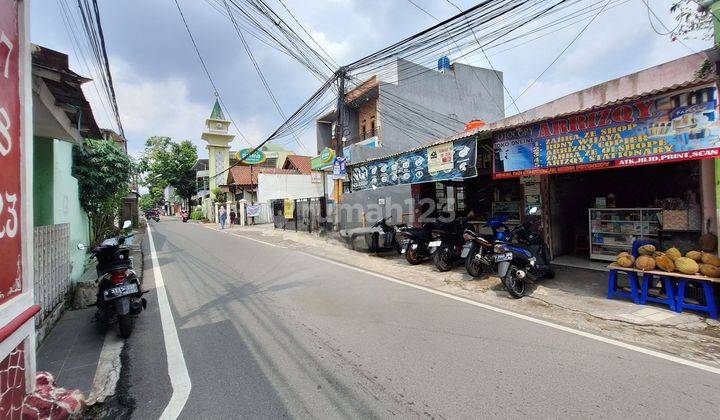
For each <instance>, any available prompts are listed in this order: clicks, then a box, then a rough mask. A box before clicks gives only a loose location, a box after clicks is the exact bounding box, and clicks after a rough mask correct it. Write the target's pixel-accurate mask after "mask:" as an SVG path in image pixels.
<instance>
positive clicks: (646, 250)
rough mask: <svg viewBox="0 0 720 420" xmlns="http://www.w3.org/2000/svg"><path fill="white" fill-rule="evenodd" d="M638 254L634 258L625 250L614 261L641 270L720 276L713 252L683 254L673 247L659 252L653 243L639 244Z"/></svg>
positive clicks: (719, 269) (719, 263) (718, 263)
mask: <svg viewBox="0 0 720 420" xmlns="http://www.w3.org/2000/svg"><path fill="white" fill-rule="evenodd" d="M638 254H640V255H639V256H638V257H637V258H634V257H633V256H632V255H630V254H629V253H627V252H621V253H620V254H618V256H617V258H616V259H615V263H616V264H617V265H619V266H621V267H626V268H630V267H635V268H637V269H639V270H643V271H647V270H655V269H659V270H662V271H667V272H674V271H676V272H679V273H683V274H698V273H701V274H703V275H705V276H708V277H720V258H718V257H717V256H716V255H715V254H711V253H707V252H700V251H689V252H687V253H686V254H685V256H683V255H682V253H680V250H678V249H677V248H675V247H673V248H670V249H668V250H666V251H665V252H660V251H657V250H656V249H655V246H654V245H643V246H641V247H640V248H638Z"/></svg>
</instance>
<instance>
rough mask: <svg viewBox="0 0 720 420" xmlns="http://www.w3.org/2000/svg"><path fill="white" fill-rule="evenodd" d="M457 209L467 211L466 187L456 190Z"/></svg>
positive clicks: (459, 187) (461, 186)
mask: <svg viewBox="0 0 720 420" xmlns="http://www.w3.org/2000/svg"><path fill="white" fill-rule="evenodd" d="M455 209H456V210H457V211H465V209H466V205H465V186H463V185H460V186H458V187H456V188H455Z"/></svg>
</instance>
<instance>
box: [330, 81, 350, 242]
mask: <svg viewBox="0 0 720 420" xmlns="http://www.w3.org/2000/svg"><path fill="white" fill-rule="evenodd" d="M337 77H338V100H337V106H336V108H337V114H338V115H337V125H336V127H337V130H336V136H337V138H336V143H335V156H336V157H343V146H344V145H345V142H344V141H343V140H344V139H346V138H347V137H346V136H347V133H346V130H347V124H346V123H347V116H348V112H347V105H346V104H345V79H346V77H347V68H345V67H340V69H339V70H338V72H337ZM333 182H335V193H334V194H333V195H334V196H335V197H334V198H335V229H339V225H340V201H341V200H342V193H343V191H342V190H343V180H342V179H336V180H333Z"/></svg>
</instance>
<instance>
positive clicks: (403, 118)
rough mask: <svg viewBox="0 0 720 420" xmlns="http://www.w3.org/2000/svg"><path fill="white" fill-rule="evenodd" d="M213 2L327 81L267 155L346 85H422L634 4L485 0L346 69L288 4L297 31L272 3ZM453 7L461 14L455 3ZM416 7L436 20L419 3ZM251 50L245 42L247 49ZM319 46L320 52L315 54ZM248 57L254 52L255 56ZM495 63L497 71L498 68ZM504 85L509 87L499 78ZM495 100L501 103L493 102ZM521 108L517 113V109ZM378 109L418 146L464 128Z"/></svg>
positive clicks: (399, 109) (392, 105)
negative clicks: (427, 76) (460, 64)
mask: <svg viewBox="0 0 720 420" xmlns="http://www.w3.org/2000/svg"><path fill="white" fill-rule="evenodd" d="M205 1H206V2H207V3H208V4H209V5H211V6H212V7H213V8H215V10H217V11H218V12H219V13H221V14H222V15H223V16H225V17H226V18H228V19H229V20H230V21H231V22H232V23H233V25H234V26H235V29H236V31H237V32H238V35H239V36H240V37H241V38H243V36H242V33H243V32H245V33H247V34H248V35H250V36H252V37H254V38H255V39H257V40H259V41H260V42H262V43H263V44H265V45H267V46H269V47H270V48H273V49H275V50H277V51H280V52H282V53H283V54H286V55H288V56H289V57H291V58H293V59H294V60H296V61H297V62H298V63H300V64H301V65H303V66H304V67H305V68H306V69H307V70H308V71H309V72H310V73H311V74H313V76H314V77H316V78H318V79H320V80H323V84H322V86H321V87H320V88H319V89H318V90H317V91H316V92H315V93H314V94H313V95H312V96H311V97H310V98H309V99H308V100H307V101H306V102H305V103H303V105H302V106H301V107H300V108H299V109H298V110H297V111H296V112H295V113H294V114H293V115H292V116H291V117H290V118H288V119H286V121H285V122H284V123H283V124H281V125H280V127H278V129H276V130H275V131H274V132H273V133H272V134H270V135H269V136H268V137H267V138H266V139H265V140H264V141H263V142H262V143H261V144H260V145H259V146H258V147H257V148H259V147H261V146H262V145H264V144H265V143H266V142H268V141H270V140H273V139H279V138H282V137H286V136H297V134H298V133H301V132H302V131H303V129H305V128H306V127H307V126H309V125H311V124H313V123H314V120H315V118H317V117H318V116H319V115H322V114H323V113H325V112H327V109H328V108H329V107H331V106H332V104H333V103H334V101H335V99H336V98H335V99H334V98H333V97H332V92H333V91H335V92H338V91H339V86H340V85H341V84H342V85H343V86H344V87H345V89H344V91H346V92H347V91H350V90H352V89H354V88H356V87H358V86H360V85H361V84H362V83H364V82H365V81H366V80H368V79H369V78H370V77H371V76H376V77H377V78H378V79H379V80H390V81H391V82H392V83H405V84H407V83H414V82H415V81H416V80H417V81H420V80H422V79H420V78H419V77H418V76H420V75H422V74H424V73H426V72H429V71H434V69H433V68H432V67H434V63H435V60H436V59H437V58H438V57H440V56H442V55H448V56H450V58H451V59H452V60H454V61H457V60H460V59H466V60H467V59H468V58H469V57H471V56H473V55H475V54H478V53H482V54H483V55H484V57H485V58H486V59H487V60H488V62H489V55H488V53H491V54H493V55H497V54H501V53H505V52H507V51H511V50H512V49H514V48H517V47H519V46H521V45H524V44H526V43H528V42H532V41H534V40H536V39H539V38H542V37H544V36H547V35H549V34H551V33H554V32H557V31H559V30H562V29H565V28H567V27H570V26H572V25H575V24H577V23H579V22H583V21H586V22H587V21H588V20H589V22H587V25H589V24H590V23H591V22H592V21H593V20H594V19H595V18H596V17H597V15H599V14H600V13H602V12H603V11H605V10H608V9H610V8H612V7H616V6H618V5H621V4H624V3H625V2H627V1H629V0H590V2H588V0H484V1H482V2H480V3H479V4H477V5H475V6H473V7H471V8H469V9H467V10H464V11H460V12H459V13H458V14H456V15H455V16H452V17H450V18H448V19H445V20H442V21H439V22H438V23H437V24H436V25H434V26H431V27H430V28H428V29H426V30H424V31H421V32H419V33H417V34H415V35H412V36H410V37H407V38H405V39H402V40H400V41H398V42H395V43H394V44H391V45H389V46H388V47H385V48H383V49H381V50H379V51H377V52H375V53H372V54H369V55H367V56H365V57H363V58H360V59H358V60H356V61H354V62H352V63H350V64H348V65H346V66H341V67H340V66H338V64H337V63H336V62H335V61H334V60H333V59H332V57H330V55H329V54H328V53H327V52H326V51H325V50H324V49H323V48H322V45H321V44H320V43H318V42H317V40H315V39H314V38H313V37H312V35H311V34H310V33H309V32H308V31H307V29H306V28H305V27H304V26H302V24H300V22H299V21H298V19H297V18H296V17H295V15H293V14H292V12H291V11H290V10H289V8H288V7H287V5H285V3H284V2H283V1H282V0H278V1H279V2H280V4H281V5H282V8H283V9H284V10H285V12H286V13H287V14H289V16H290V17H291V18H292V21H293V22H294V24H290V23H288V21H287V20H285V19H283V17H282V16H281V15H280V14H279V13H277V12H276V11H274V10H273V9H272V7H270V6H269V4H268V3H267V1H266V0H205ZM408 1H410V0H408ZM446 1H447V2H448V3H449V4H451V5H453V6H454V7H455V8H457V9H458V10H460V9H459V7H458V6H457V5H456V4H455V3H453V2H452V1H450V0H446ZM410 2H411V3H412V4H413V5H414V6H415V7H417V8H418V9H420V10H421V11H423V12H424V13H426V14H428V15H430V14H429V13H428V12H427V11H426V10H424V9H422V8H421V7H419V6H418V4H417V3H415V2H413V1H410ZM430 16H431V17H433V16H432V15H430ZM433 18H434V17H433ZM435 19H436V20H438V19H437V18H435ZM587 25H586V27H587ZM586 27H585V28H586ZM585 28H583V30H584V29H585ZM581 33H582V31H581ZM301 34H304V35H301ZM578 36H579V34H578ZM575 39H577V37H576V38H575ZM573 41H574V40H573ZM246 43H247V42H246V41H243V44H244V46H245V45H246ZM311 43H312V44H314V45H315V46H317V47H318V48H317V49H316V48H314V47H312V46H311V45H310V44H311ZM568 47H569V46H568ZM566 49H567V47H566ZM564 51H565V50H563V52H564ZM248 54H251V52H249V51H248ZM561 54H562V53H561ZM558 58H559V56H558ZM398 60H407V61H410V62H412V63H415V64H419V65H420V66H417V67H415V68H413V69H411V70H410V71H403V72H402V73H400V72H398V64H397V63H398ZM556 60H557V58H556ZM253 61H254V60H253ZM553 63H554V61H553ZM553 63H551V64H550V65H552V64H553ZM489 64H490V66H491V67H492V63H489ZM548 68H549V67H548ZM493 69H494V68H493ZM546 70H547V68H546ZM546 70H545V71H546ZM256 71H258V74H259V75H261V74H262V72H261V71H260V70H259V69H258V68H257V66H256ZM543 73H544V72H543ZM540 76H542V73H541V74H540ZM540 76H538V78H539V77H540ZM261 79H263V80H264V82H263V84H264V85H265V86H266V90H267V91H268V94H269V95H270V96H271V99H273V98H274V95H272V93H271V90H270V89H269V86H268V85H267V83H266V82H267V80H266V79H265V78H264V76H261ZM341 79H342V83H341ZM413 79H415V80H413ZM498 80H499V81H500V82H501V83H502V80H501V79H500V77H499V76H498ZM536 80H537V79H536ZM503 88H504V89H505V90H506V92H507V93H508V95H509V96H510V98H511V99H512V100H513V103H514V102H515V99H514V98H513V97H512V96H511V95H510V92H509V91H508V90H507V88H506V87H505V86H504V85H503ZM486 89H487V87H486ZM523 93H524V92H523ZM489 97H494V96H493V95H489ZM276 102H277V99H274V100H273V103H274V104H275V105H276V107H277V108H278V109H279V110H280V107H279V104H277V103H276ZM495 105H496V106H497V107H498V110H502V115H504V112H505V110H506V109H507V108H504V107H503V105H502V104H501V103H497V104H495ZM515 106H516V108H517V105H515ZM378 107H379V108H380V109H381V111H382V112H383V123H384V124H387V125H390V126H393V127H395V128H397V129H398V130H401V131H402V132H404V133H406V134H408V136H409V137H411V138H415V139H417V140H416V141H417V142H418V143H419V144H422V143H425V142H426V141H427V140H431V139H433V138H437V137H439V136H443V135H446V133H447V132H448V131H458V130H459V129H460V128H461V127H462V126H461V124H463V122H462V121H458V120H457V119H456V118H451V117H449V116H447V115H443V114H441V113H438V112H434V111H432V110H429V109H427V108H425V107H423V106H421V105H420V104H415V103H412V102H411V101H408V100H407V99H406V98H400V97H397V96H395V95H393V94H392V93H388V92H385V91H383V98H382V99H381V101H380V103H379V104H378ZM518 111H519V108H518Z"/></svg>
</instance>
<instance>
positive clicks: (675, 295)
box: [608, 244, 720, 319]
mask: <svg viewBox="0 0 720 420" xmlns="http://www.w3.org/2000/svg"><path fill="white" fill-rule="evenodd" d="M634 254H636V255H637V256H634V255H631V254H629V253H627V252H621V253H620V254H618V256H617V258H616V260H615V262H614V263H612V264H610V265H609V266H608V269H609V275H608V299H613V298H618V297H621V298H630V299H632V300H633V302H635V303H637V304H641V305H644V304H646V303H647V302H655V303H660V304H664V305H667V306H668V307H669V308H670V309H671V310H674V311H675V312H682V311H683V310H685V309H693V310H697V311H702V312H706V313H708V314H709V316H710V317H711V318H714V319H718V305H717V301H716V298H715V291H714V287H715V284H720V258H718V257H717V256H716V255H715V254H713V253H709V252H700V251H688V252H687V253H685V256H682V254H681V253H680V251H679V250H678V249H677V248H669V249H668V250H666V251H665V252H659V251H656V249H655V246H654V245H651V244H646V245H642V246H640V247H638V248H637V250H636V251H635V252H634ZM619 273H624V274H625V275H626V276H627V278H628V281H629V282H630V292H627V291H624V290H622V289H621V288H618V274H619ZM691 283H694V284H697V285H699V286H700V287H701V288H702V296H703V300H704V302H701V301H700V300H698V301H697V302H693V301H692V300H691V299H688V297H687V296H686V295H687V293H686V292H687V289H688V285H689V284H691ZM656 284H659V285H660V291H661V292H662V293H661V294H653V293H651V289H652V290H655V289H656V288H655V287H654V286H655V285H656Z"/></svg>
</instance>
